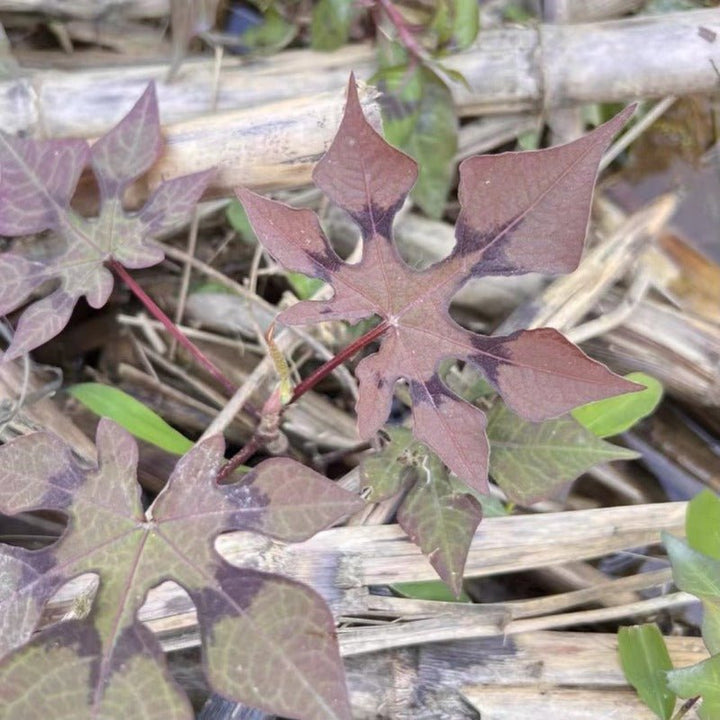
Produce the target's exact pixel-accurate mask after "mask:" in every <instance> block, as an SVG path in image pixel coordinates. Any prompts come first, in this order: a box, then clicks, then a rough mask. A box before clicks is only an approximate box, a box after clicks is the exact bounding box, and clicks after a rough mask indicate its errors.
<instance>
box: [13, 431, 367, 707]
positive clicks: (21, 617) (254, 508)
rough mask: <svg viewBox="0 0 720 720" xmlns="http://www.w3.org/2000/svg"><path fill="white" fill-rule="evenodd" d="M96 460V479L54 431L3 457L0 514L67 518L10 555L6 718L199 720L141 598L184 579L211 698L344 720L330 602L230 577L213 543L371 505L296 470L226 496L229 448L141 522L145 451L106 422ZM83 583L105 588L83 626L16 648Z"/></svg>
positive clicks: (266, 467)
mask: <svg viewBox="0 0 720 720" xmlns="http://www.w3.org/2000/svg"><path fill="white" fill-rule="evenodd" d="M97 446H98V457H99V461H98V466H97V467H96V468H90V469H85V468H82V467H80V466H79V465H78V464H77V463H76V462H75V460H74V459H73V457H72V455H71V453H70V451H69V449H68V448H67V447H65V446H64V444H63V443H62V441H60V440H59V439H58V438H56V437H55V436H53V435H50V434H47V433H37V434H34V435H29V436H26V437H23V438H20V439H18V440H14V441H12V442H10V443H8V444H7V445H5V446H3V447H2V448H0V511H2V512H4V513H18V512H22V511H25V510H32V509H37V508H46V509H54V510H60V511H62V512H64V513H66V514H67V515H68V519H69V522H68V529H67V531H66V533H65V534H64V535H63V536H62V537H61V539H60V540H59V541H58V542H57V543H55V544H54V545H52V546H50V547H48V548H46V549H44V550H40V551H37V552H28V551H25V550H19V549H18V548H7V547H4V546H3V547H2V548H1V551H0V608H1V609H2V614H1V615H0V617H1V618H2V626H1V628H0V629H1V630H2V633H1V637H2V641H3V645H4V647H3V649H4V650H5V651H6V652H7V651H8V650H11V649H12V648H16V649H15V650H13V651H12V652H11V653H10V654H9V655H8V656H7V657H6V658H5V660H4V661H3V662H2V663H0V707H1V708H2V710H0V717H3V718H5V717H7V718H10V717H13V718H14V717H22V718H27V719H28V720H33V719H34V718H38V720H39V719H40V718H48V717H59V716H60V715H62V716H63V717H93V718H99V717H103V718H125V717H127V711H128V708H130V707H131V708H133V713H132V714H133V717H137V718H141V719H142V720H145V719H151V718H158V719H162V720H165V718H173V719H175V718H178V719H180V718H182V719H183V720H185V719H188V720H189V718H191V717H192V712H191V710H190V706H189V704H188V702H187V699H186V698H185V697H184V695H183V693H182V692H181V690H180V689H179V688H178V687H177V686H176V685H175V683H174V681H173V680H172V679H171V677H170V675H169V673H168V671H167V668H166V667H165V664H164V662H163V660H162V652H161V650H160V646H159V644H158V642H157V640H156V639H155V638H154V636H153V635H152V633H150V632H149V630H148V629H147V628H146V627H145V626H144V625H142V624H141V623H140V622H139V621H138V619H137V610H138V608H139V606H140V605H141V604H142V602H143V600H144V598H145V595H146V593H147V591H148V590H150V589H151V588H152V587H154V586H156V585H158V584H160V583H162V582H164V581H165V580H174V581H176V582H177V583H179V584H180V585H182V587H184V588H185V590H186V591H187V592H188V593H189V595H190V597H191V598H192V600H193V602H194V603H195V606H196V608H197V611H198V622H199V625H200V630H201V635H202V644H203V657H204V662H205V667H206V672H207V676H208V679H209V681H210V683H211V685H212V687H213V688H214V689H215V690H216V691H217V692H220V693H222V694H224V695H226V696H228V697H230V698H233V699H235V700H237V701H240V702H244V703H247V704H250V705H255V706H258V707H262V708H264V709H266V710H268V711H270V712H274V713H279V714H283V715H290V716H292V717H298V718H308V719H313V720H315V719H317V720H319V719H321V718H322V719H323V720H326V719H327V720H329V719H333V720H337V719H340V718H349V717H350V711H349V705H348V701H347V696H346V692H345V687H344V678H343V670H342V663H341V661H340V657H339V652H338V648H337V642H336V637H335V627H334V622H333V618H332V615H331V614H330V612H329V611H328V610H327V608H326V606H325V604H324V603H323V601H322V600H321V598H320V597H319V596H318V595H316V594H315V592H313V591H312V590H310V589H309V588H306V587H304V586H302V585H300V584H298V583H296V582H294V581H291V580H288V579H286V578H282V577H279V576H276V575H271V574H267V573H261V572H258V571H256V570H252V569H248V568H244V569H243V568H236V567H233V566H231V565H230V564H228V563H227V562H226V561H225V560H224V559H223V558H222V557H221V556H220V555H219V554H218V553H217V551H216V550H215V547H214V541H215V538H216V537H217V535H218V534H220V533H223V532H226V531H229V530H236V529H242V530H253V531H256V532H261V533H265V534H268V535H271V536H273V537H276V538H279V539H282V540H286V541H292V540H299V539H304V538H307V537H310V536H311V535H312V534H314V533H315V532H317V531H318V530H320V529H322V528H324V527H327V526H328V525H330V524H332V523H334V522H336V521H337V520H338V519H340V518H341V517H343V516H346V515H348V514H350V513H352V512H353V511H355V510H357V509H358V508H359V507H360V506H361V505H362V503H361V501H360V500H359V499H358V498H357V497H355V496H354V495H352V494H351V493H348V492H346V491H344V490H342V489H341V488H340V487H338V486H337V485H335V484H334V483H332V482H330V481H329V480H327V479H326V478H323V477H322V476H320V475H318V474H317V473H315V472H313V471H312V470H310V469H308V468H305V467H303V466H302V465H299V464H298V463H295V462H294V461H292V460H289V459H275V460H269V461H267V462H264V463H261V464H260V465H258V466H257V467H256V468H255V469H253V470H252V471H251V472H250V473H249V474H248V475H247V476H245V477H244V478H243V479H242V480H241V481H240V482H237V483H234V484H228V485H218V484H216V482H215V478H216V475H217V472H218V469H219V468H220V466H221V465H222V463H223V462H224V460H223V450H224V448H223V441H222V439H221V438H219V437H214V438H210V439H209V440H206V441H205V442H202V443H200V444H199V445H197V446H196V447H194V448H193V449H192V450H191V451H190V452H188V453H187V454H186V455H185V456H184V457H183V458H181V460H180V461H179V463H178V465H177V466H176V468H175V470H174V472H173V474H172V476H171V477H170V479H169V481H168V484H167V485H166V487H165V489H164V490H163V492H162V493H161V494H160V495H159V496H158V498H157V499H156V501H155V502H154V504H153V505H152V506H151V507H150V509H149V510H148V511H147V512H145V511H143V508H142V505H141V503H140V488H139V486H138V484H137V482H136V467H137V446H136V444H135V441H134V440H133V439H132V438H131V436H130V435H129V434H128V433H126V432H125V431H124V430H123V429H122V428H120V427H119V426H118V425H115V424H114V423H112V422H110V421H109V420H102V421H101V422H100V425H99V426H98V435H97ZM87 572H93V573H96V574H98V575H99V576H100V585H99V590H98V593H97V596H96V598H95V601H94V605H93V609H92V611H91V614H90V616H89V618H88V619H87V620H86V621H82V622H81V621H71V622H66V623H60V624H58V625H56V626H53V627H52V628H50V629H49V630H47V631H44V632H42V633H40V634H39V635H38V636H36V637H35V638H34V639H33V640H32V642H31V643H29V644H27V645H25V646H22V645H21V644H22V643H23V642H25V641H26V640H27V639H28V637H29V635H30V633H31V632H32V631H33V629H34V627H35V625H36V623H37V620H38V617H39V614H40V612H41V611H42V607H43V604H44V603H45V601H46V600H47V599H48V598H49V597H50V596H51V595H52V594H53V593H54V592H55V591H56V590H57V589H58V588H59V587H60V586H61V585H63V584H64V583H65V582H67V581H68V580H70V579H72V578H73V577H76V576H78V575H80V574H83V573H87ZM6 588H14V589H15V593H7V592H5V589H6ZM3 713H4V714H3Z"/></svg>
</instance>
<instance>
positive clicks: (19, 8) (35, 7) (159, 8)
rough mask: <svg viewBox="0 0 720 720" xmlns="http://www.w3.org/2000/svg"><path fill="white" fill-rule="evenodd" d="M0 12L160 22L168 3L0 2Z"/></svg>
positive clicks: (144, 0)
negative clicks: (157, 20)
mask: <svg viewBox="0 0 720 720" xmlns="http://www.w3.org/2000/svg"><path fill="white" fill-rule="evenodd" d="M0 12H2V13H33V14H35V13H37V14H40V15H47V16H49V17H56V18H75V19H79V20H95V21H99V20H106V19H108V20H109V19H112V18H117V17H123V18H161V17H165V16H166V15H168V14H169V13H170V0H120V2H118V0H0Z"/></svg>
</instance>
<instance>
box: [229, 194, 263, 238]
mask: <svg viewBox="0 0 720 720" xmlns="http://www.w3.org/2000/svg"><path fill="white" fill-rule="evenodd" d="M225 216H226V217H227V219H228V222H229V223H230V225H231V226H232V228H233V230H235V232H236V233H237V234H238V235H240V237H241V238H242V239H243V240H244V241H245V242H247V243H253V244H254V243H256V242H257V236H256V235H255V231H254V230H253V229H252V225H250V221H249V220H248V216H247V213H246V212H245V208H244V207H243V205H242V203H241V202H240V201H239V200H231V201H230V202H229V203H228V206H227V210H225Z"/></svg>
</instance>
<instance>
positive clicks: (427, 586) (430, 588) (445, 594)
mask: <svg viewBox="0 0 720 720" xmlns="http://www.w3.org/2000/svg"><path fill="white" fill-rule="evenodd" d="M390 587H391V588H392V589H393V590H394V591H395V592H396V593H398V595H402V596H403V597H406V598H413V599H414V600H433V601H435V602H472V600H471V599H470V596H469V595H468V594H467V593H466V592H465V591H464V590H463V591H462V592H461V593H460V596H459V597H455V595H453V593H452V592H451V590H450V589H449V588H448V586H447V585H446V584H445V583H444V582H441V581H440V580H425V581H424V582H405V583H394V584H393V585H391V586H390Z"/></svg>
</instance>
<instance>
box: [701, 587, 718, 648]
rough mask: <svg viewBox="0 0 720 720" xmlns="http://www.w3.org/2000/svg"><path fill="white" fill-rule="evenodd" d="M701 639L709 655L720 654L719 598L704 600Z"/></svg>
mask: <svg viewBox="0 0 720 720" xmlns="http://www.w3.org/2000/svg"><path fill="white" fill-rule="evenodd" d="M702 605H703V619H702V638H703V642H704V643H705V647H706V648H707V649H708V652H709V653H710V654H711V655H717V654H718V653H720V598H704V599H703V601H702Z"/></svg>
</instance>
